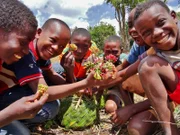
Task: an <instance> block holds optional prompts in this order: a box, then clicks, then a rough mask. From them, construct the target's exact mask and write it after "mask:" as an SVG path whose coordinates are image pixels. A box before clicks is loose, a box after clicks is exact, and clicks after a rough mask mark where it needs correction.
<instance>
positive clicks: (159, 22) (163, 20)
mask: <svg viewBox="0 0 180 135" xmlns="http://www.w3.org/2000/svg"><path fill="white" fill-rule="evenodd" d="M164 23H165V19H160V20H159V21H158V23H157V26H162V25H163V24H164Z"/></svg>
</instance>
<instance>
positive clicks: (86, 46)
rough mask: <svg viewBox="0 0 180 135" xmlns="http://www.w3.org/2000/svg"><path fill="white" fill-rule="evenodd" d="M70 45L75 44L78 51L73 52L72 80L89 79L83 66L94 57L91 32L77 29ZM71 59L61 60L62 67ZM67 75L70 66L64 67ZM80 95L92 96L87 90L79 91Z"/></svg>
mask: <svg viewBox="0 0 180 135" xmlns="http://www.w3.org/2000/svg"><path fill="white" fill-rule="evenodd" d="M70 43H72V44H75V45H76V46H77V50H76V51H73V52H72V54H73V56H74V57H73V58H74V60H75V61H74V62H72V65H73V66H72V68H71V69H69V71H70V73H71V75H70V74H69V76H71V80H73V81H74V82H75V81H80V80H82V79H84V78H86V77H87V75H86V69H85V68H84V66H83V63H84V62H85V61H87V60H88V59H90V57H91V56H92V52H91V50H90V47H91V44H92V42H91V35H90V33H89V31H87V30H86V29H84V28H77V29H75V30H74V31H73V33H72V35H71V41H70ZM68 59H69V57H68V56H63V57H62V59H61V65H62V66H64V65H65V64H64V62H65V61H68ZM64 67H65V71H66V74H67V73H68V71H67V68H69V67H68V66H64ZM79 92H80V93H86V94H90V93H89V92H90V91H88V90H87V89H84V90H81V91H79Z"/></svg>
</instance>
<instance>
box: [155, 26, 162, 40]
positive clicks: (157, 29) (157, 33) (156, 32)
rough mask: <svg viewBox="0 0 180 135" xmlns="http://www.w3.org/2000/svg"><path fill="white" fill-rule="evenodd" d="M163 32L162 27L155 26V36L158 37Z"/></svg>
mask: <svg viewBox="0 0 180 135" xmlns="http://www.w3.org/2000/svg"><path fill="white" fill-rule="evenodd" d="M162 33H163V30H162V29H161V28H158V27H156V28H154V32H153V37H154V38H156V37H158V36H160V35H161V34H162Z"/></svg>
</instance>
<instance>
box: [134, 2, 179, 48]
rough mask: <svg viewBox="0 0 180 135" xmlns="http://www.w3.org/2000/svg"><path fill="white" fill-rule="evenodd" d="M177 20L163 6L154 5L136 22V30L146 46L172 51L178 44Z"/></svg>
mask: <svg viewBox="0 0 180 135" xmlns="http://www.w3.org/2000/svg"><path fill="white" fill-rule="evenodd" d="M176 23H177V19H176V15H175V14H171V15H170V14H169V13H168V12H167V11H166V10H165V9H164V8H163V7H162V6H160V5H157V4H156V5H153V6H152V7H150V8H149V9H147V10H145V11H144V12H143V13H142V14H141V15H140V16H139V18H138V19H137V20H136V21H135V28H136V30H137V31H138V33H139V34H140V35H141V36H142V38H143V40H144V41H145V42H146V44H148V45H150V46H152V47H154V48H157V49H160V50H170V49H172V48H173V47H174V46H175V44H176V39H177V33H178V28H177V24H176Z"/></svg>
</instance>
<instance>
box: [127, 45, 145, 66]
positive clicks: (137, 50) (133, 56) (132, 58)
mask: <svg viewBox="0 0 180 135" xmlns="http://www.w3.org/2000/svg"><path fill="white" fill-rule="evenodd" d="M145 51H146V48H145V46H139V45H138V44H136V42H134V43H133V46H132V47H131V50H130V52H129V54H128V57H127V61H128V62H129V63H130V64H133V63H134V62H136V60H137V59H138V56H139V55H141V54H143V53H144V52H145Z"/></svg>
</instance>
